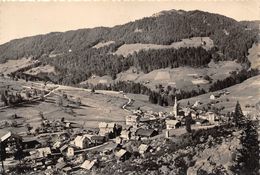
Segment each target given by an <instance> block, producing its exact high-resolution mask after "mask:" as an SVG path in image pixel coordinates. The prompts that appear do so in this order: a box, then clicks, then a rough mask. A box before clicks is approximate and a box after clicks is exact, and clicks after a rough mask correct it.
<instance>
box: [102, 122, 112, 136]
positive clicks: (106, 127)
mask: <svg viewBox="0 0 260 175" xmlns="http://www.w3.org/2000/svg"><path fill="white" fill-rule="evenodd" d="M98 128H99V135H101V136H105V135H107V134H112V135H114V134H115V130H116V124H115V123H113V122H112V123H106V122H100V123H99V124H98Z"/></svg>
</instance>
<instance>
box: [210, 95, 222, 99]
mask: <svg viewBox="0 0 260 175" xmlns="http://www.w3.org/2000/svg"><path fill="white" fill-rule="evenodd" d="M219 97H220V95H219V94H211V95H210V96H209V99H210V100H216V99H217V98H219Z"/></svg>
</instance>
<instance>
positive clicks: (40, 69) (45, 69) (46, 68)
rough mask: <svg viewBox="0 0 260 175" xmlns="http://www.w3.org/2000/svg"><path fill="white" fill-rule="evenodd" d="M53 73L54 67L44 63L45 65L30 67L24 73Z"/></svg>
mask: <svg viewBox="0 0 260 175" xmlns="http://www.w3.org/2000/svg"><path fill="white" fill-rule="evenodd" d="M51 72H53V73H55V69H54V67H53V66H50V65H45V66H38V67H35V68H32V69H30V70H28V71H26V72H25V73H26V74H30V75H37V74H39V73H51Z"/></svg>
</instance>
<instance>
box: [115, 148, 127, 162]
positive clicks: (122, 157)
mask: <svg viewBox="0 0 260 175" xmlns="http://www.w3.org/2000/svg"><path fill="white" fill-rule="evenodd" d="M115 156H116V158H117V159H118V160H121V161H125V160H127V159H129V158H130V156H131V154H130V152H128V151H126V150H124V149H120V150H119V151H116V152H115Z"/></svg>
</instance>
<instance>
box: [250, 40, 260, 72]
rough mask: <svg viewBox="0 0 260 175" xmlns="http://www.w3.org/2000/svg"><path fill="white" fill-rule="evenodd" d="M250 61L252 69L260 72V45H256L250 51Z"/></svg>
mask: <svg viewBox="0 0 260 175" xmlns="http://www.w3.org/2000/svg"><path fill="white" fill-rule="evenodd" d="M248 53H249V55H248V56H247V58H248V60H249V61H250V63H251V67H252V68H254V69H258V70H260V45H259V44H258V43H257V44H254V45H253V46H252V47H251V48H250V49H249V50H248Z"/></svg>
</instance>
